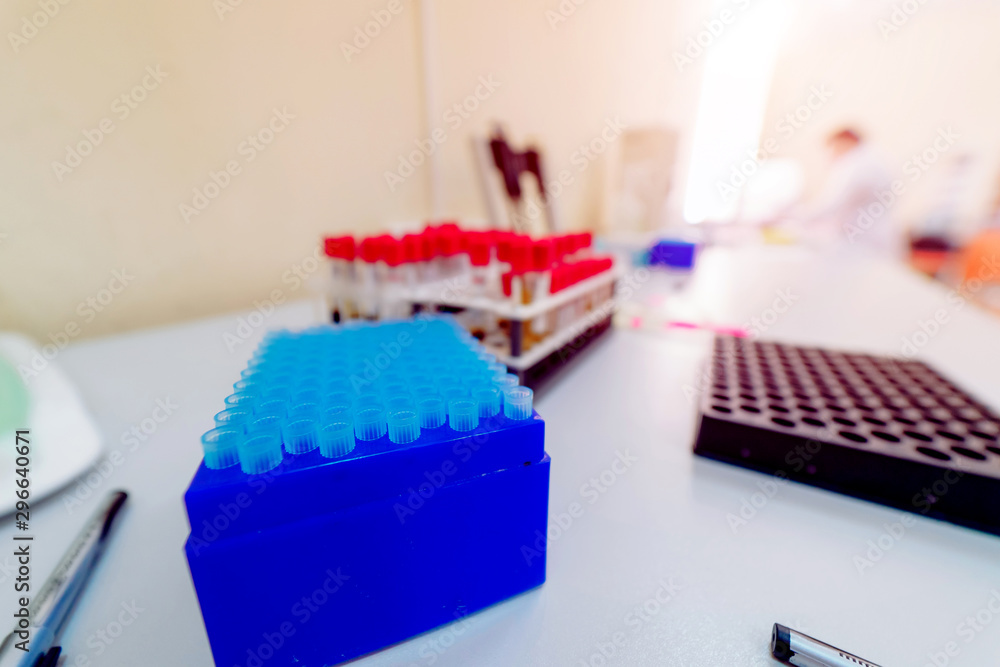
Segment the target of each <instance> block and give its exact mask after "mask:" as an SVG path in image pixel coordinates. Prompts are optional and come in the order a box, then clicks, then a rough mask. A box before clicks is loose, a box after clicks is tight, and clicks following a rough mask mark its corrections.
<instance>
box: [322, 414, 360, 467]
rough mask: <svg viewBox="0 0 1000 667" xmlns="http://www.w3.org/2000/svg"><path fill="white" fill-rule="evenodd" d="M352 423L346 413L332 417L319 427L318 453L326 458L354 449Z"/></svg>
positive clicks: (342, 454)
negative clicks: (335, 417)
mask: <svg viewBox="0 0 1000 667" xmlns="http://www.w3.org/2000/svg"><path fill="white" fill-rule="evenodd" d="M354 444H355V443H354V425H353V424H352V423H351V420H350V417H349V416H347V415H344V416H342V417H341V418H338V419H332V420H330V421H328V422H326V423H324V424H323V425H322V426H320V428H319V453H320V454H321V455H323V456H325V457H326V458H328V459H335V458H338V457H341V456H346V455H347V454H350V453H351V452H352V451H354Z"/></svg>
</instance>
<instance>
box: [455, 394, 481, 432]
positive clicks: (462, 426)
mask: <svg viewBox="0 0 1000 667" xmlns="http://www.w3.org/2000/svg"><path fill="white" fill-rule="evenodd" d="M448 425H449V426H451V428H452V429H453V430H455V431H471V430H473V429H474V428H476V427H477V426H479V404H478V403H476V401H474V400H473V399H471V398H453V399H451V400H450V401H448Z"/></svg>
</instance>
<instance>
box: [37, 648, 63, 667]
mask: <svg viewBox="0 0 1000 667" xmlns="http://www.w3.org/2000/svg"><path fill="white" fill-rule="evenodd" d="M60 654H62V646H53V647H52V648H50V649H49V650H48V652H47V653H45V654H43V655H40V656H38V660H36V661H35V664H34V665H33V666H32V667H56V666H57V665H58V664H59V656H60Z"/></svg>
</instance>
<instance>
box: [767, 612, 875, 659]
mask: <svg viewBox="0 0 1000 667" xmlns="http://www.w3.org/2000/svg"><path fill="white" fill-rule="evenodd" d="M771 653H772V655H774V657H775V658H777V659H778V660H781V661H783V662H787V663H788V664H790V665H801V667H858V665H860V666H861V667H879V666H878V665H876V664H875V663H874V662H869V661H867V660H864V659H863V658H859V657H858V656H856V655H852V654H850V653H848V652H847V651H841V650H840V649H839V648H835V647H833V646H830V645H829V644H824V643H823V642H821V641H819V640H818V639H813V638H812V637H810V636H809V635H804V634H802V633H801V632H796V631H795V630H792V629H791V628H788V627H785V626H784V625H781V624H780V623H775V624H774V629H773V630H771Z"/></svg>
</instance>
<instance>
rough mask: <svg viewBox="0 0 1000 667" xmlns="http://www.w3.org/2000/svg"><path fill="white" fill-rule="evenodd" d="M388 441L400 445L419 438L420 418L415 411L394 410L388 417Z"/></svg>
mask: <svg viewBox="0 0 1000 667" xmlns="http://www.w3.org/2000/svg"><path fill="white" fill-rule="evenodd" d="M388 430H389V440H391V441H392V442H394V443H396V444H398V445H402V444H406V443H408V442H413V441H414V440H416V439H417V438H419V437H420V418H419V416H418V415H417V411H416V410H412V409H410V410H396V411H395V412H390V413H389V417H388Z"/></svg>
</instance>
